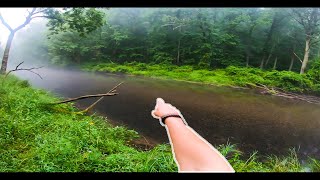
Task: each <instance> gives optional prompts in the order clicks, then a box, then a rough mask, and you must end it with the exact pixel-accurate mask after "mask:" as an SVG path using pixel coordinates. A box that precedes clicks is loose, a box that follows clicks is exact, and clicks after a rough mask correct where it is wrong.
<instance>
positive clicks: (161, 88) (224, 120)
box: [15, 68, 320, 158]
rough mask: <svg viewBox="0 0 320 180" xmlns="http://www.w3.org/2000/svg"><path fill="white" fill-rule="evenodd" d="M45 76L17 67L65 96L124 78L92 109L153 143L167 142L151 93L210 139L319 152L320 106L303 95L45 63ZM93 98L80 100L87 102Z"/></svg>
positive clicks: (264, 149)
mask: <svg viewBox="0 0 320 180" xmlns="http://www.w3.org/2000/svg"><path fill="white" fill-rule="evenodd" d="M37 72H38V73H40V74H41V75H42V76H43V80H41V79H40V78H38V77H37V76H35V75H34V74H31V73H29V72H22V71H21V72H15V74H16V75H18V76H19V77H20V78H22V79H28V80H29V81H30V83H31V84H32V85H33V86H34V87H37V88H42V89H45V90H48V91H51V92H53V93H54V94H56V95H59V96H63V97H65V98H69V97H76V96H80V95H85V94H95V93H105V92H107V91H108V90H109V89H111V88H112V87H113V86H115V85H116V84H118V83H119V82H121V81H124V84H122V85H121V86H120V87H119V88H118V92H119V93H120V94H119V95H117V96H112V97H106V98H104V99H103V100H102V101H101V102H99V103H98V104H97V105H96V106H95V108H94V111H96V112H99V114H102V115H105V116H106V117H107V118H108V119H111V120H112V121H114V122H116V123H118V124H122V125H125V126H127V127H129V128H130V129H134V130H136V131H138V132H139V133H140V134H142V135H143V136H145V137H147V138H149V139H150V140H153V141H155V142H157V143H168V138H167V134H166V131H165V129H164V128H163V127H162V126H160V124H159V122H158V121H157V120H155V119H153V118H152V116H151V115H150V111H151V110H152V109H153V108H154V106H155V99H156V98H157V97H162V98H163V99H164V100H165V101H167V102H169V103H172V104H173V105H174V106H176V107H177V108H178V109H180V110H181V112H182V114H183V115H184V117H185V118H186V120H187V122H188V124H189V125H190V126H191V127H192V128H194V129H195V130H196V131H197V132H198V133H199V134H200V135H201V136H203V137H204V138H205V139H207V140H208V141H209V142H210V143H212V144H214V145H216V144H226V143H227V142H230V143H235V144H237V146H238V148H239V149H240V150H242V151H244V152H247V153H249V152H253V151H254V150H258V151H259V153H261V154H270V153H273V154H277V155H281V154H287V153H288V149H289V148H291V147H295V148H296V150H297V151H298V154H299V155H302V156H305V155H311V156H314V157H318V158H319V157H320V151H319V147H320V146H319V145H320V106H319V105H314V104H309V103H306V102H302V101H297V100H290V99H284V98H279V97H273V96H267V95H260V94H258V93H256V92H254V91H253V90H241V89H234V88H226V87H216V86H210V85H200V84H194V83H186V82H178V81H173V80H158V79H152V78H143V77H133V76H119V75H112V74H95V73H88V72H80V71H75V70H63V69H54V68H43V69H40V70H38V71H37ZM93 101H95V99H86V100H80V101H78V105H79V106H83V107H85V106H87V105H89V104H90V103H92V102H93Z"/></svg>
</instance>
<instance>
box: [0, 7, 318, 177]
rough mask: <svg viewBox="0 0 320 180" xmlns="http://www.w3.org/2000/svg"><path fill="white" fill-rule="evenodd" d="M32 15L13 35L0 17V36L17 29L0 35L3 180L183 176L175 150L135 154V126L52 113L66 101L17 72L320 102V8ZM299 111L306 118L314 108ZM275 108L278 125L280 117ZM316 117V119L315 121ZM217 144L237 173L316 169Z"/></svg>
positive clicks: (70, 109) (43, 11)
mask: <svg viewBox="0 0 320 180" xmlns="http://www.w3.org/2000/svg"><path fill="white" fill-rule="evenodd" d="M28 13H29V15H28V16H26V17H25V18H26V20H25V22H24V23H22V24H21V26H18V27H16V28H15V29H14V28H12V27H11V26H10V25H8V23H7V22H6V21H5V20H4V18H3V17H2V16H1V14H0V24H1V26H2V27H1V28H3V29H0V30H1V31H2V30H3V31H4V30H5V29H6V31H7V32H9V35H8V37H6V35H5V34H4V33H1V34H0V39H2V41H1V44H0V56H1V57H3V58H2V64H1V75H0V77H1V78H0V84H1V85H0V120H3V121H0V126H1V127H0V133H1V134H2V135H1V136H0V154H1V155H0V164H1V165H2V166H1V168H0V171H2V172H14V171H27V172H30V171H31V172H34V171H36V172H39V171H40V172H43V171H44V172H57V171H58V172H79V171H89V172H92V171H94V172H96V171H98V172H100V171H102V172H105V171H110V172H114V171H117V172H124V171H125V172H132V171H142V172H175V171H177V167H176V165H175V163H174V160H173V157H172V156H171V149H170V146H169V145H167V144H158V145H156V146H155V147H153V148H151V149H148V150H140V149H137V148H133V146H132V141H133V139H136V138H138V137H139V135H138V133H137V132H136V131H134V130H130V126H129V128H127V127H122V126H120V127H119V126H113V125H112V123H110V122H111V121H110V122H109V121H108V120H107V123H105V122H104V121H105V117H101V116H97V115H92V114H89V115H88V114H85V113H80V114H77V113H75V112H76V111H77V108H78V106H77V107H75V106H74V104H62V105H58V106H57V107H55V108H53V107H48V106H44V105H43V104H46V103H48V102H53V101H58V100H61V98H62V97H54V96H55V95H52V94H50V93H49V92H47V91H44V90H39V89H33V84H32V83H30V82H29V81H27V80H21V79H20V78H21V77H23V76H25V75H24V74H23V75H20V76H18V75H17V76H18V78H17V77H14V76H15V75H14V73H12V72H14V71H15V70H19V69H18V68H19V66H20V65H21V66H20V68H21V67H23V66H25V65H26V66H27V67H30V68H31V70H33V69H34V68H35V69H37V68H36V67H39V70H40V69H41V67H42V66H46V67H45V68H49V69H50V68H56V69H63V70H66V71H67V70H70V72H71V70H74V69H76V70H77V71H81V72H82V71H84V72H93V73H95V72H102V73H105V74H108V73H111V74H121V75H123V74H127V75H135V76H137V77H139V76H146V77H151V78H156V79H162V80H163V79H166V80H177V81H182V82H185V83H189V82H196V83H198V84H200V85H204V84H210V85H215V86H213V87H212V88H216V86H217V88H218V86H229V87H232V88H239V89H241V88H244V89H255V88H256V89H259V88H260V89H263V90H264V91H261V92H260V94H263V95H264V94H268V95H269V94H270V95H278V96H282V97H289V99H295V98H296V99H300V100H303V101H306V102H307V103H310V102H311V103H312V104H313V105H314V104H320V98H319V95H320V8H64V9H63V10H55V9H53V8H34V9H32V10H29V11H28ZM3 39H5V40H3ZM22 62H23V63H24V64H22ZM45 68H44V70H42V71H41V73H39V74H38V73H35V72H37V71H35V72H33V73H34V74H33V76H35V78H38V77H36V75H38V76H39V77H40V78H41V79H42V78H43V77H45V75H46V73H47V72H48V73H49V72H50V71H49V70H48V69H45ZM12 70H13V71H12ZM20 70H25V69H23V68H22V69H20ZM27 71H29V72H26V73H30V69H29V70H28V69H27ZM72 72H73V71H72ZM9 73H10V75H9ZM40 75H41V76H40ZM49 75H50V73H49ZM31 76H32V75H31ZM42 76H43V77H42ZM56 76H57V77H60V76H59V75H58V74H56ZM26 77H27V76H26ZM66 77H67V76H66ZM86 77H87V76H86ZM70 78H71V77H70ZM22 79H23V78H22ZM30 81H32V80H30ZM45 81H47V80H46V79H44V80H43V82H45ZM61 81H62V80H61ZM85 81H86V80H84V82H85ZM150 81H152V79H150ZM155 82H157V81H155ZM40 84H41V83H40ZM48 84H50V82H48ZM53 84H54V83H53ZM66 84H67V83H65V84H63V83H62V85H61V86H64V85H66ZM69 84H70V83H69ZM75 84H76V83H75ZM46 86H48V87H49V85H46ZM88 86H89V85H88ZM186 86H189V85H186ZM97 87H100V86H97ZM59 88H60V86H59V87H58V88H57V89H59ZM97 89H98V88H97ZM51 90H52V89H51ZM177 91H178V90H177ZM221 91H222V90H221ZM199 92H200V91H199ZM208 92H209V91H208ZM121 93H122V92H120V95H118V96H121V95H122V94H121ZM139 93H140V92H139ZM236 93H238V92H236ZM291 93H292V94H291ZM140 94H143V93H140ZM147 94H148V92H147V93H146V96H147ZM199 94H201V93H199ZM196 95H198V94H196ZM196 95H195V96H196ZM239 96H242V95H241V93H239ZM309 96H310V97H311V99H310V97H309ZM263 98H265V97H264V96H263V97H261V99H263ZM296 99H295V100H296ZM239 101H243V102H245V103H247V102H249V101H250V99H248V100H243V99H239ZM270 101H271V100H270ZM261 102H263V101H261ZM267 102H268V103H269V101H267ZM288 104H290V103H288ZM296 104H299V103H296ZM277 105H278V104H277ZM301 106H303V107H302V108H301V109H302V110H301V109H300V110H301V111H304V108H306V107H309V105H305V106H304V105H301ZM310 106H311V105H310ZM277 107H278V106H276V105H274V108H277ZM124 109H125V108H124ZM279 109H281V108H279ZM282 109H285V108H282ZM282 109H281V110H282ZM297 109H298V108H297ZM306 109H307V108H306ZM274 111H275V113H274V114H275V115H274V114H273V115H274V116H277V115H278V114H277V113H278V112H279V111H280V110H279V111H277V110H274ZM293 111H295V109H292V111H290V112H293ZM297 112H298V110H297ZM299 112H300V111H299ZM312 112H314V113H310V114H311V115H310V116H308V117H313V115H315V114H317V113H318V111H317V112H316V110H315V111H312ZM224 113H225V115H226V116H227V113H226V112H224ZM263 113H264V112H262V113H261V114H263ZM248 114H249V115H250V113H248ZM148 115H149V112H148ZM270 116H271V115H270ZM245 117H246V118H247V117H250V116H245ZM272 117H273V116H272ZM287 117H292V118H296V117H300V116H298V115H297V116H294V115H292V116H291V115H287V116H283V118H287ZM255 118H256V117H255ZM13 119H15V120H13ZM248 119H250V118H248ZM245 120H247V119H245ZM248 121H249V120H248ZM299 122H300V121H299ZM286 123H291V122H287V121H286ZM292 123H293V122H292ZM262 124H263V123H262ZM280 124H281V123H280ZM284 124H285V123H284ZM301 124H302V123H301ZM66 127H67V128H66ZM286 127H287V126H286ZM288 127H289V125H288ZM308 127H309V126H308ZM236 132H238V131H236ZM299 132H300V131H299ZM301 132H302V130H301ZM62 136H63V138H61V137H62ZM102 139H108V140H109V141H103V140H102ZM317 142H318V141H317ZM6 144H9V145H6ZM216 147H218V149H219V150H220V151H221V152H222V154H223V155H225V156H226V158H227V159H228V160H229V162H230V163H231V165H232V166H233V167H234V169H235V170H236V171H237V172H243V171H245V172H258V171H259V172H261V171H262V172H288V171H293V172H301V171H319V169H320V163H319V160H318V159H317V158H315V157H313V156H310V157H308V159H307V160H306V161H304V163H301V160H300V159H299V157H298V155H297V154H296V153H297V152H296V151H295V149H294V148H293V149H291V148H289V149H288V150H289V154H287V155H286V156H276V155H273V154H270V155H269V156H263V157H260V155H259V156H258V155H257V152H256V151H253V152H241V151H240V150H238V149H237V146H236V145H235V144H232V143H231V144H230V143H229V140H228V141H226V142H225V143H224V144H220V145H217V146H216ZM299 147H300V145H299ZM315 149H317V148H315ZM317 152H319V151H317Z"/></svg>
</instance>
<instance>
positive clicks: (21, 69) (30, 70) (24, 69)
mask: <svg viewBox="0 0 320 180" xmlns="http://www.w3.org/2000/svg"><path fill="white" fill-rule="evenodd" d="M23 63H24V61H22V62H21V63H19V64H18V65H17V66H16V68H15V69H12V70H10V71H8V72H7V74H6V75H5V77H4V78H6V77H7V76H8V75H9V74H10V73H12V72H14V71H29V72H32V73H33V74H36V75H37V76H39V77H40V78H41V79H42V77H41V75H40V74H38V73H36V72H34V71H32V70H34V69H40V68H43V66H41V67H36V68H34V67H33V68H28V69H26V68H19V66H20V65H21V64H23Z"/></svg>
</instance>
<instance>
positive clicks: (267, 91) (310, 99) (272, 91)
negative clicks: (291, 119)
mask: <svg viewBox="0 0 320 180" xmlns="http://www.w3.org/2000/svg"><path fill="white" fill-rule="evenodd" d="M255 87H257V88H260V89H264V90H265V91H264V92H263V94H271V95H273V96H279V97H284V98H288V99H298V100H301V101H306V102H308V103H312V104H319V105H320V98H318V97H314V96H307V95H300V94H296V93H290V92H285V90H283V89H280V88H268V87H267V86H266V85H264V84H258V83H257V84H256V85H255Z"/></svg>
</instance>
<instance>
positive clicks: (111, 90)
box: [51, 82, 123, 113]
mask: <svg viewBox="0 0 320 180" xmlns="http://www.w3.org/2000/svg"><path fill="white" fill-rule="evenodd" d="M122 83H123V82H121V83H119V84H117V85H116V86H114V87H113V88H112V89H110V90H109V91H108V92H107V93H105V94H94V95H84V96H79V97H75V98H70V99H67V100H63V101H59V102H55V103H51V105H56V104H63V103H68V102H72V101H77V100H80V99H86V98H92V97H100V98H99V99H98V100H96V101H95V102H94V103H92V104H91V105H90V106H89V107H87V108H86V109H85V110H83V111H80V112H78V113H84V112H88V111H89V110H90V109H92V108H93V107H94V106H95V105H96V104H97V103H98V102H99V101H101V100H102V99H103V98H104V97H105V96H115V95H117V94H119V93H116V91H117V88H118V87H119V86H120V85H121V84H122Z"/></svg>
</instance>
